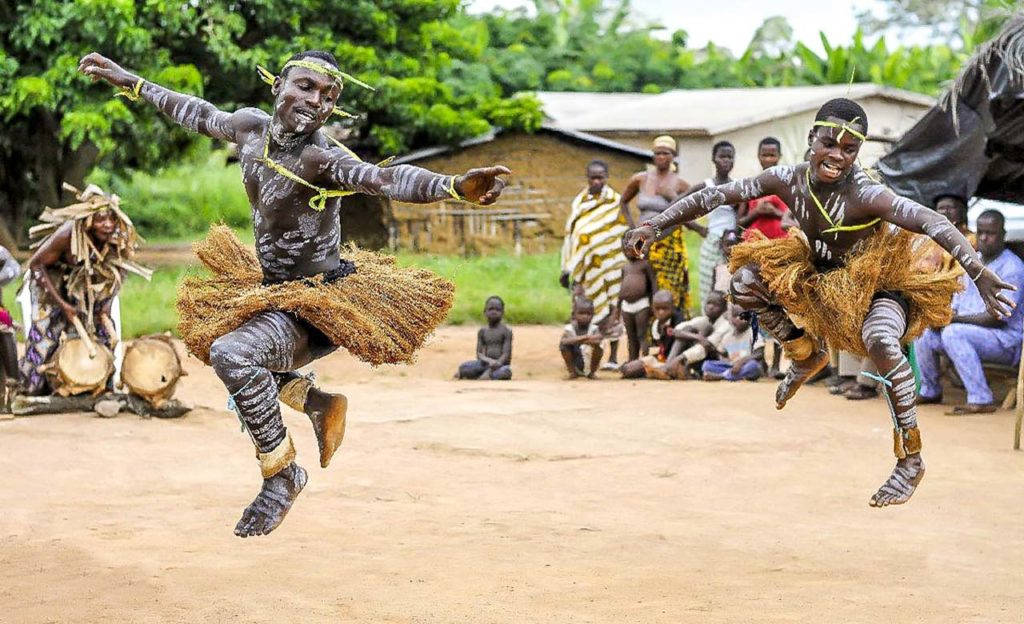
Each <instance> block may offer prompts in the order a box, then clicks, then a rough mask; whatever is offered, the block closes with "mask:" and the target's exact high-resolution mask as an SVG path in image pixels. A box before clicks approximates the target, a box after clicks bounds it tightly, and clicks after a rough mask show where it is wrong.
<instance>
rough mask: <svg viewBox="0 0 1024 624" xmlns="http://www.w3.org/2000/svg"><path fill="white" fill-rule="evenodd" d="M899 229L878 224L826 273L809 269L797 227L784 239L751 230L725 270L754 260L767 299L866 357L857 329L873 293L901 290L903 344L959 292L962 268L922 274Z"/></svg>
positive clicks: (935, 321) (918, 252)
mask: <svg viewBox="0 0 1024 624" xmlns="http://www.w3.org/2000/svg"><path fill="white" fill-rule="evenodd" d="M914 239H915V235H914V234H911V233H910V232H908V231H906V230H902V229H900V230H897V231H892V229H891V228H889V227H882V228H879V230H878V231H877V232H876V233H875V234H873V235H872V236H870V237H869V238H866V239H864V240H863V241H861V242H860V243H858V244H857V245H856V246H855V247H854V248H853V249H851V250H850V251H849V252H848V253H847V255H846V258H845V259H844V263H845V266H843V267H841V268H838V269H833V270H831V271H827V272H820V271H819V270H818V269H816V268H815V267H814V264H813V259H812V257H811V250H810V247H809V246H808V243H807V239H806V238H805V237H804V235H803V234H802V233H801V232H799V231H798V230H790V236H788V237H786V238H777V239H769V238H766V237H765V236H764V234H761V233H760V232H754V235H753V236H752V237H751V239H750V241H749V242H744V243H740V244H738V245H736V246H735V247H733V248H732V252H731V253H730V256H729V270H730V271H732V272H734V273H735V272H736V271H737V270H738V269H739V268H740V267H742V266H744V265H747V264H754V265H756V266H757V267H758V268H759V270H760V273H761V277H762V278H763V279H764V281H765V283H767V285H768V289H769V290H770V291H771V294H772V295H773V297H774V298H775V300H776V301H777V302H778V303H779V305H781V306H782V307H783V308H785V309H786V311H787V312H788V313H789V314H790V315H793V316H796V317H799V320H800V323H801V324H802V326H803V328H804V330H805V331H807V332H808V333H810V334H811V335H813V336H817V337H819V338H822V339H824V340H825V341H826V342H827V343H828V344H829V346H831V347H832V348H833V349H839V350H843V351H849V352H851V353H855V354H857V355H860V356H866V355H867V352H866V350H865V348H864V342H863V340H862V339H861V328H862V326H863V325H864V319H865V317H866V316H867V313H868V308H869V307H870V306H871V300H872V297H874V295H875V293H877V292H879V291H883V290H886V291H895V292H899V293H902V295H903V296H904V297H906V300H907V302H908V304H909V306H910V318H909V319H907V325H908V326H907V331H906V333H904V335H903V338H902V342H903V344H907V343H909V342H911V341H912V340H914V339H915V338H917V337H918V336H920V335H921V333H922V332H923V331H924V330H925V329H927V328H929V327H943V326H945V325H948V324H949V322H950V320H952V316H953V311H952V308H951V302H952V298H953V294H954V293H956V292H957V291H958V290H960V288H961V285H960V281H959V279H958V278H959V276H960V275H962V274H963V269H961V268H960V267H959V266H957V267H956V268H955V269H954V270H948V271H938V272H934V273H926V272H923V271H921V270H920V269H918V268H916V267H918V266H919V261H920V259H921V257H922V256H924V255H927V253H928V246H927V245H915V244H914V242H915V241H914Z"/></svg>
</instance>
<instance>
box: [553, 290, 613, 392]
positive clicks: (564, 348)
mask: <svg viewBox="0 0 1024 624" xmlns="http://www.w3.org/2000/svg"><path fill="white" fill-rule="evenodd" d="M593 321H594V302H593V301H591V300H590V299H587V298H585V297H576V298H575V300H574V301H573V308H572V320H571V321H570V322H569V323H568V324H567V325H566V326H565V331H564V332H563V333H562V339H561V340H560V341H559V342H558V350H559V351H560V352H561V354H562V361H564V362H565V368H566V370H568V371H569V379H576V378H578V377H580V376H582V375H584V374H586V376H587V378H588V379H593V378H594V377H595V376H596V372H597V367H598V365H599V364H600V363H601V355H602V354H603V353H604V351H603V350H602V349H601V340H602V336H601V329H600V328H599V327H598V326H597V323H594V322H593ZM585 367H587V368H586V369H585Z"/></svg>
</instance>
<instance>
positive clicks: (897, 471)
mask: <svg viewBox="0 0 1024 624" xmlns="http://www.w3.org/2000/svg"><path fill="white" fill-rule="evenodd" d="M923 478H924V460H922V459H921V454H920V453H913V454H910V455H907V456H906V457H904V458H903V459H898V460H896V467H895V468H893V469H892V474H891V475H890V476H889V478H888V479H887V480H886V482H885V483H883V484H882V487H880V488H878V491H877V492H875V495H874V496H872V497H871V502H870V503H869V504H870V505H871V506H872V507H885V506H887V505H902V504H903V503H905V502H907V501H908V500H910V497H911V495H913V494H914V490H915V489H917V486H918V485H919V484H920V483H921V479H923Z"/></svg>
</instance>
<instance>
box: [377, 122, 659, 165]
mask: <svg viewBox="0 0 1024 624" xmlns="http://www.w3.org/2000/svg"><path fill="white" fill-rule="evenodd" d="M502 132H503V130H502V129H501V128H495V129H494V130H491V131H490V132H488V133H487V134H482V135H480V136H478V137H473V138H472V139H466V140H465V141H463V142H461V143H459V144H458V146H455V147H452V146H450V145H436V146H433V147H425V148H423V149H419V150H416V151H415V152H409V153H408V154H405V155H404V156H400V157H398V158H396V159H394V160H392V161H391V163H392V164H395V165H401V164H405V163H411V162H416V161H418V160H423V159H424V158H430V157H431V156H438V155H440V154H446V153H448V152H452V151H455V150H456V149H462V148H466V147H472V146H474V145H480V144H481V143H489V142H491V141H493V140H494V139H495V138H496V137H497V136H498V135H499V134H501V133H502ZM540 132H550V133H552V134H557V135H559V136H562V137H566V138H568V139H570V140H574V141H579V142H582V143H589V144H592V145H598V146H601V147H604V148H606V149H610V150H613V151H616V152H622V153H625V154H630V155H632V156H637V157H640V158H650V157H651V150H649V149H643V148H640V147H636V146H633V145H626V144H625V143H619V142H618V141H613V140H611V139H606V138H604V137H599V136H597V135H593V134H587V133H586V132H580V131H578V130H572V129H570V128H560V127H557V126H552V125H550V124H544V125H543V126H542V127H541V129H540Z"/></svg>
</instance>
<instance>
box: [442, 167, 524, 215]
mask: <svg viewBox="0 0 1024 624" xmlns="http://www.w3.org/2000/svg"><path fill="white" fill-rule="evenodd" d="M511 173H512V170H511V169H509V168H508V167H503V166H501V165H498V166H496V167H481V168H479V169H470V170H469V171H467V172H466V173H465V175H461V176H459V177H457V178H456V179H455V192H457V193H458V194H459V195H460V196H462V197H463V198H465V199H466V201H469V202H472V203H474V204H480V205H481V206H488V205H490V204H493V203H494V202H495V201H497V200H498V196H499V195H501V191H502V189H504V188H505V184H506V182H505V180H504V178H499V177H498V176H500V175H509V174H511Z"/></svg>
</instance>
